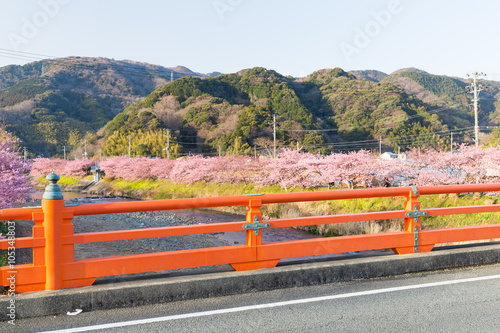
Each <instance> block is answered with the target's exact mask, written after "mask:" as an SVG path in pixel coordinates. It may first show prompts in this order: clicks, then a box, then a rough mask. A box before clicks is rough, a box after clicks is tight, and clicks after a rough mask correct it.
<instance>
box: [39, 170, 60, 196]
mask: <svg viewBox="0 0 500 333" xmlns="http://www.w3.org/2000/svg"><path fill="white" fill-rule="evenodd" d="M45 179H47V180H48V181H49V183H50V184H49V185H47V186H46V187H45V192H44V193H43V197H42V199H44V200H63V199H64V197H63V194H62V192H61V187H60V186H59V185H58V184H57V182H58V181H59V179H61V177H59V176H58V175H56V174H55V173H54V172H52V173H51V174H50V175H48V176H47V177H45Z"/></svg>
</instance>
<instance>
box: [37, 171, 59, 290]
mask: <svg viewBox="0 0 500 333" xmlns="http://www.w3.org/2000/svg"><path fill="white" fill-rule="evenodd" d="M46 179H47V180H48V181H49V182H50V184H49V185H47V187H45V193H44V194H43V197H42V211H43V215H44V221H43V227H44V233H45V290H56V289H61V288H62V232H63V210H64V197H63V195H62V192H61V188H60V187H59V185H57V181H58V180H59V179H60V178H59V176H58V175H56V174H55V173H53V172H52V173H51V174H50V175H48V176H47V177H46Z"/></svg>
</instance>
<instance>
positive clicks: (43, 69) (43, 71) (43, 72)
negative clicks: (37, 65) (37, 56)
mask: <svg viewBox="0 0 500 333" xmlns="http://www.w3.org/2000/svg"><path fill="white" fill-rule="evenodd" d="M44 75H45V64H44V63H43V62H42V76H44Z"/></svg>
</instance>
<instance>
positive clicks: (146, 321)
mask: <svg viewBox="0 0 500 333" xmlns="http://www.w3.org/2000/svg"><path fill="white" fill-rule="evenodd" d="M493 279H500V275H489V276H481V277H475V278H469V279H461V280H450V281H441V282H432V283H423V284H417V285H410V286H402V287H393V288H385V289H376V290H367V291H358V292H354V293H347V294H340V295H330V296H321V297H312V298H304V299H297V300H292V301H284V302H275V303H267V304H257V305H249V306H240V307H236V308H229V309H220V310H212V311H203V312H194V313H186V314H180V315H173V316H165V317H156V318H148V319H139V320H130V321H122V322H118V323H110V324H102V325H93V326H84V327H76V328H66V329H63V330H56V331H46V332H41V333H56V332H61V333H70V332H87V331H94V330H102V329H108V328H117V327H126V326H133V325H141V324H150V323H157V322H163V321H171V320H177V319H188V318H196V317H204V316H213V315H219V314H226V313H233V312H242V311H251V310H259V309H267V308H275V307H279V306H287V305H296V304H305V303H313V302H322V301H329V300H334V299H341V298H350V297H359V296H367V295H376V294H383V293H391V292H395V291H403V290H411V289H421V288H431V287H439V286H446V285H450V284H459V283H467V282H477V281H486V280H493Z"/></svg>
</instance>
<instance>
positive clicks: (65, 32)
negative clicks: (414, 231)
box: [0, 0, 500, 80]
mask: <svg viewBox="0 0 500 333" xmlns="http://www.w3.org/2000/svg"><path fill="white" fill-rule="evenodd" d="M54 3H57V7H55V6H54ZM44 8H45V9H44ZM374 13H375V14H374ZM376 13H378V14H376ZM377 16H378V20H377ZM30 25H32V26H31V28H33V27H35V30H33V29H31V30H30V29H29V26H30ZM499 32H500V2H497V1H486V0H476V1H470V0H469V1H463V0H453V1H452V0H443V1H436V0H420V1H417V0H399V1H398V0H381V1H379V0H372V1H368V0H360V1H353V0H344V1H339V0H330V1H327V0H324V1H323V0H322V1H319V0H318V1H297V0H289V1H285V0H275V1H272V0H267V1H264V0H192V1H189V0H186V1H169V0H163V1H146V0H142V1H132V0H122V1H116V0H108V1H103V0H85V1H83V0H22V1H20V0H0V66H5V65H8V64H24V63H26V62H29V61H27V60H21V59H16V58H8V57H6V51H5V49H8V50H15V49H17V51H21V52H28V53H37V54H43V55H50V56H56V57H66V56H90V57H106V58H115V59H120V60H121V59H130V60H134V61H140V62H149V63H153V64H158V65H162V66H166V67H171V66H177V65H183V66H186V67H188V68H190V69H192V70H194V71H198V72H203V73H207V72H212V71H220V72H223V73H231V72H235V71H238V70H241V69H244V68H249V67H254V66H262V67H266V68H269V69H274V70H276V71H278V72H280V73H282V74H290V75H294V76H303V75H307V74H310V73H311V72H313V71H315V70H318V69H322V68H333V67H341V68H343V69H345V70H353V69H377V70H380V71H383V72H386V73H391V72H393V71H395V70H397V69H400V68H405V67H417V68H420V69H423V70H425V71H428V72H430V73H433V74H445V75H452V76H460V77H464V76H465V74H466V73H468V72H472V71H482V72H485V73H487V74H488V75H489V79H496V80H500V74H499V73H500V69H499V68H498V67H499V66H498V60H497V59H498V58H499V57H498V53H499V52H498V51H499V37H498V33H499ZM10 54H12V53H10ZM19 55H20V53H14V57H17V58H19ZM35 57H36V58H40V57H37V56H35Z"/></svg>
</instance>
